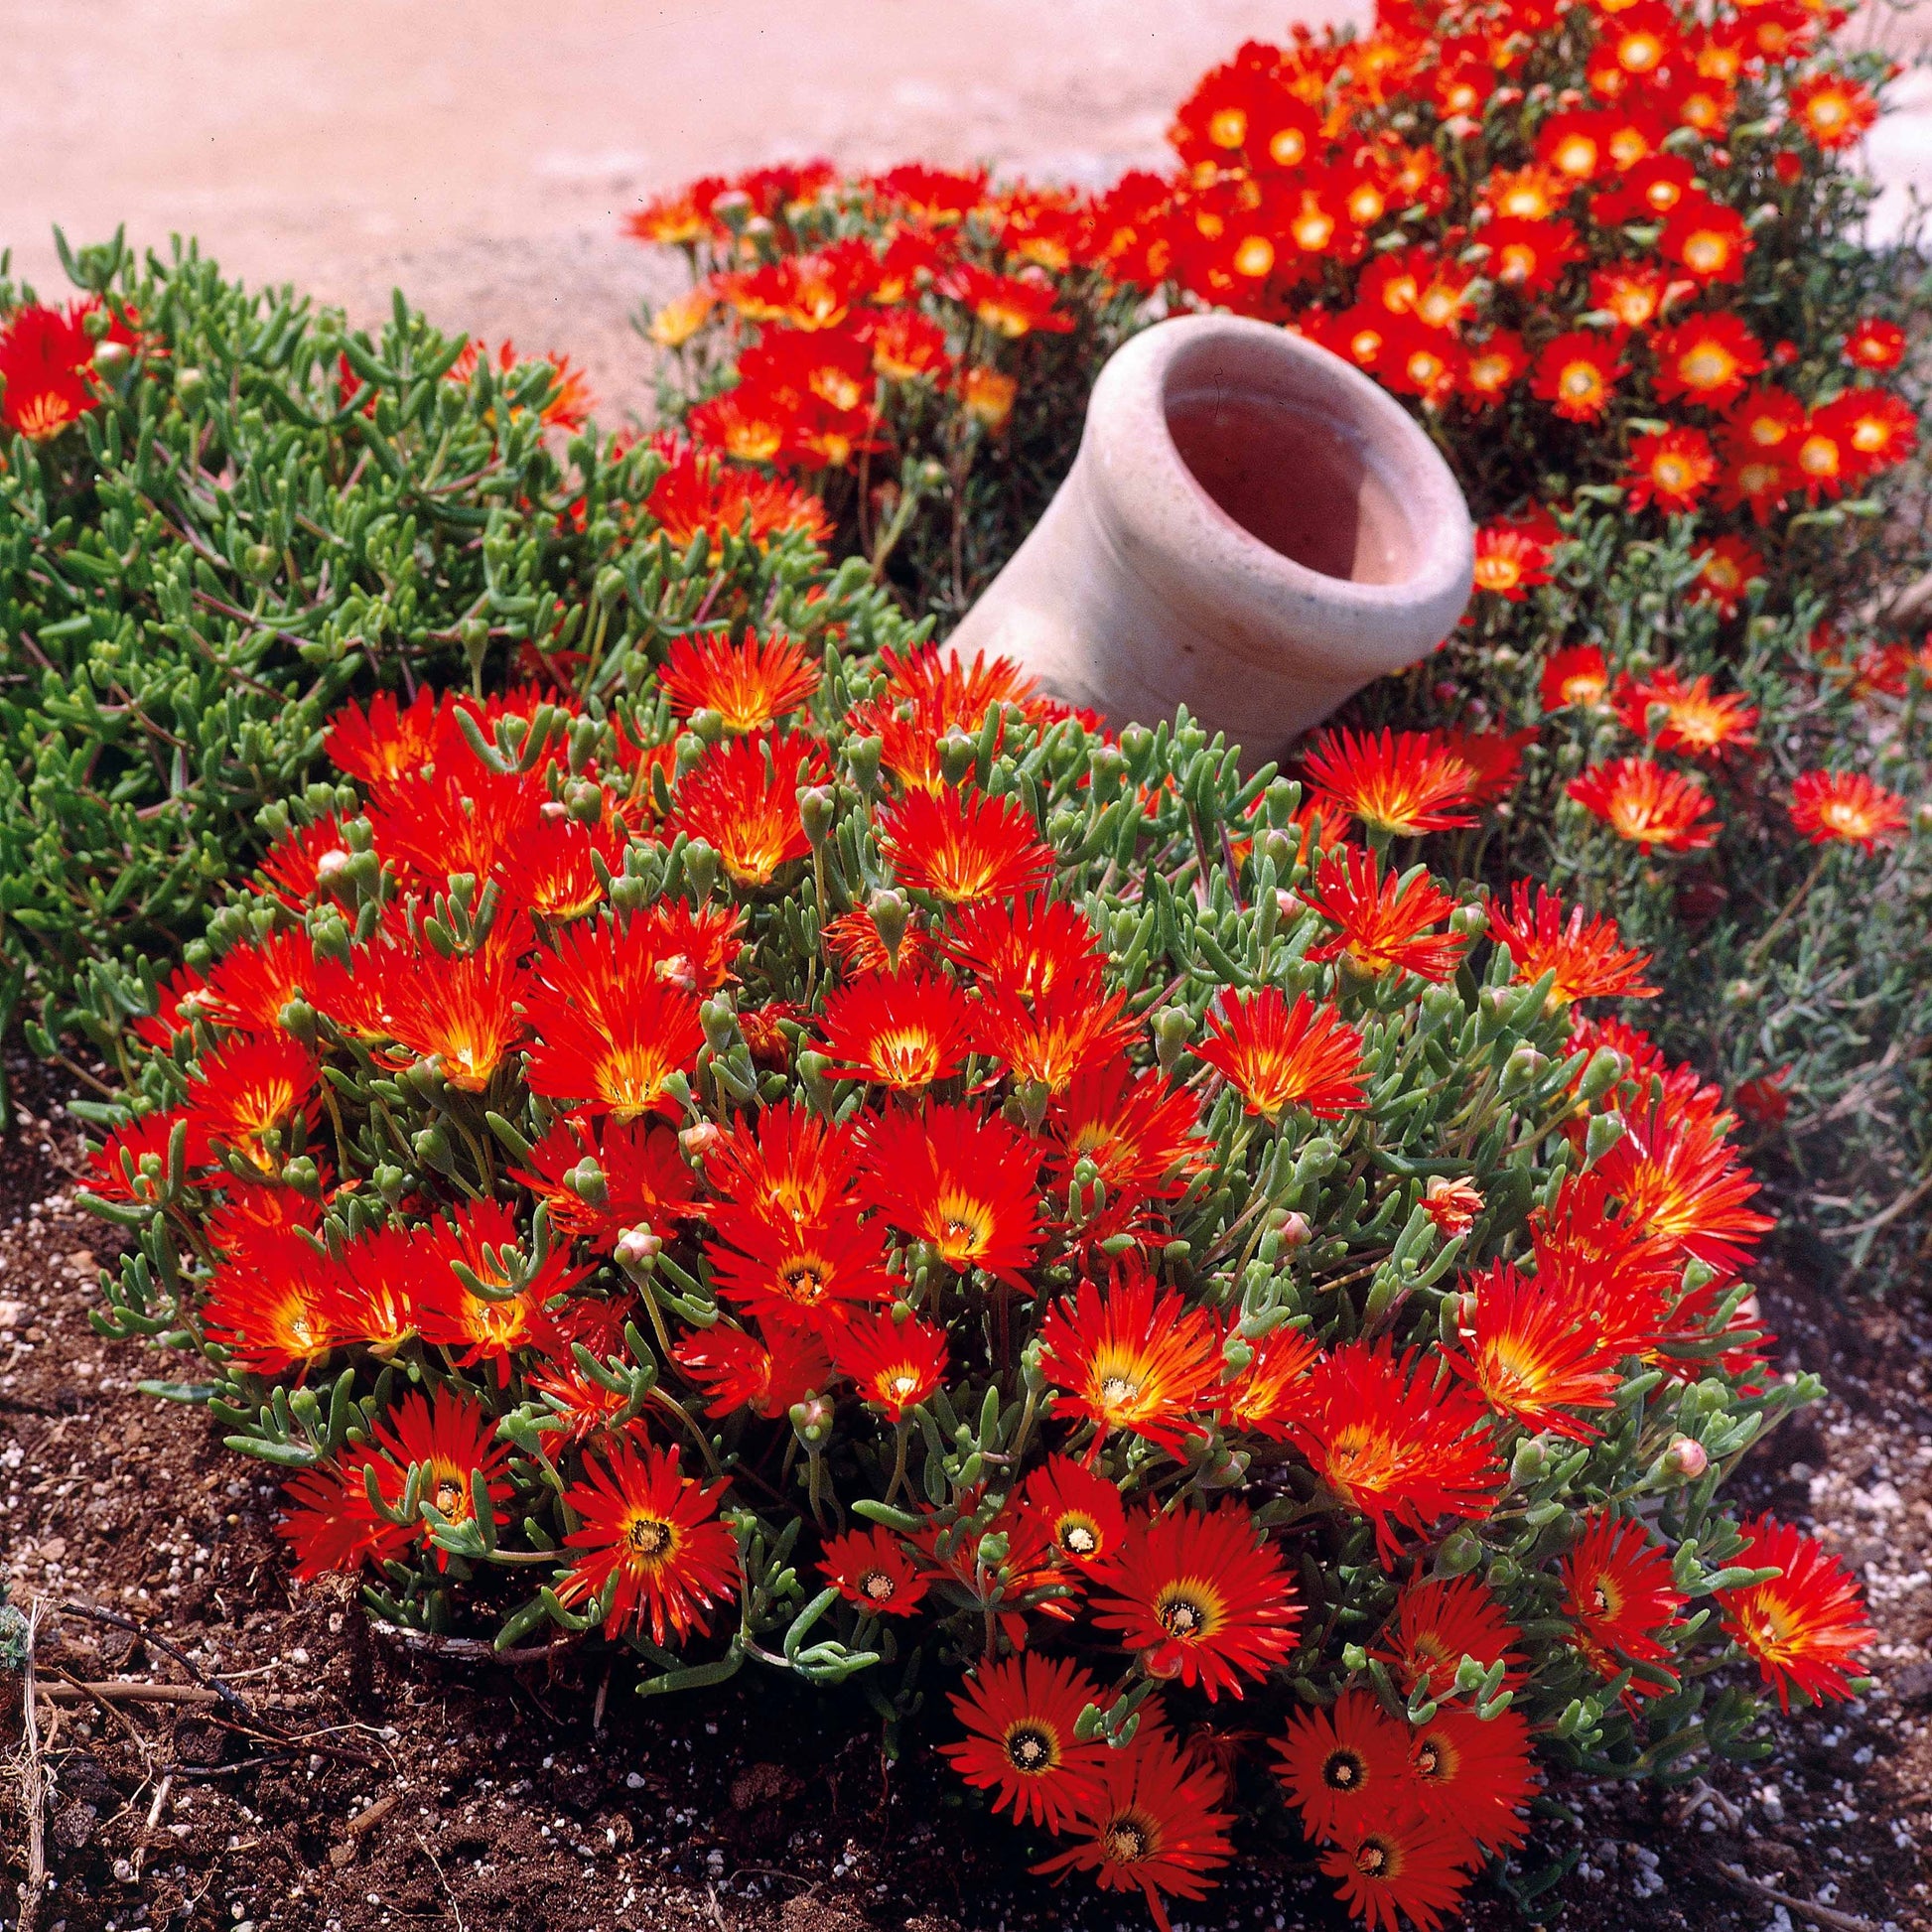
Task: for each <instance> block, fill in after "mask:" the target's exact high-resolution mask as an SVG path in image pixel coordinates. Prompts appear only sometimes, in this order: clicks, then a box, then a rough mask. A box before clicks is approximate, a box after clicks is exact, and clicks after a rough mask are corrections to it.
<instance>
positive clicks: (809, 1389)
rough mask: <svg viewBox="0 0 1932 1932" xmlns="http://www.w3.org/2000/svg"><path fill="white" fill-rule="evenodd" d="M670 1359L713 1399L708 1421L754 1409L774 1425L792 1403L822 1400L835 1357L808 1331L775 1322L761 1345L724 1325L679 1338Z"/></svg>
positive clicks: (695, 1329)
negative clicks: (812, 1397) (813, 1398)
mask: <svg viewBox="0 0 1932 1932" xmlns="http://www.w3.org/2000/svg"><path fill="white" fill-rule="evenodd" d="M671 1358H672V1360H673V1361H675V1362H676V1363H677V1365H678V1367H679V1368H681V1369H682V1370H683V1371H684V1372H685V1374H686V1375H688V1376H689V1377H690V1378H691V1380H692V1381H693V1382H695V1383H696V1384H697V1385H698V1387H699V1388H700V1389H702V1390H703V1391H704V1392H705V1394H706V1395H708V1396H709V1397H710V1398H711V1400H710V1401H709V1402H708V1403H707V1404H706V1405H705V1414H706V1415H708V1416H718V1417H724V1416H729V1415H733V1414H735V1413H736V1412H737V1411H738V1410H740V1409H750V1410H751V1411H752V1412H753V1413H754V1414H755V1415H759V1416H762V1417H763V1418H764V1419H765V1420H766V1421H767V1422H775V1421H776V1420H777V1418H778V1417H780V1416H782V1415H783V1414H785V1412H786V1411H787V1410H788V1409H790V1407H791V1406H792V1404H793V1403H795V1402H803V1401H804V1400H805V1398H806V1397H807V1396H810V1395H817V1394H818V1393H820V1392H821V1391H822V1390H823V1389H824V1388H825V1387H826V1386H827V1384H828V1383H829V1382H830V1380H831V1374H832V1362H831V1357H830V1356H829V1355H827V1354H826V1352H825V1344H824V1342H823V1341H821V1340H820V1338H819V1337H818V1336H817V1335H816V1334H815V1333H814V1332H813V1331H812V1330H811V1329H809V1328H805V1327H793V1326H791V1325H789V1324H788V1323H786V1322H782V1321H774V1322H773V1323H772V1324H771V1328H770V1334H769V1338H768V1340H766V1341H760V1340H759V1338H758V1337H757V1336H756V1335H752V1334H748V1333H746V1331H745V1330H744V1329H743V1328H734V1327H731V1326H729V1325H728V1324H727V1323H725V1322H723V1321H719V1322H714V1323H713V1324H712V1326H710V1327H709V1328H694V1329H693V1330H692V1331H691V1332H690V1333H689V1334H688V1335H681V1336H679V1338H678V1340H677V1342H676V1343H675V1344H674V1345H673V1347H672V1349H671Z"/></svg>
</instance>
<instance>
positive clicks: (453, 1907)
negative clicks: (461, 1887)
mask: <svg viewBox="0 0 1932 1932" xmlns="http://www.w3.org/2000/svg"><path fill="white" fill-rule="evenodd" d="M416 1843H417V1844H418V1845H420V1846H421V1847H422V1848H423V1857H424V1858H426V1859H427V1860H428V1861H429V1862H430V1863H431V1865H432V1866H434V1867H435V1871H436V1875H437V1877H438V1879H439V1880H441V1882H442V1886H443V1896H444V1897H445V1898H447V1899H448V1900H449V1901H450V1916H451V1917H452V1918H453V1919H455V1920H456V1932H464V1925H463V1912H462V1910H461V1908H460V1907H459V1906H458V1904H457V1902H456V1891H455V1889H454V1887H452V1885H451V1884H450V1881H449V1878H448V1876H447V1875H446V1874H445V1872H444V1870H443V1864H442V1861H441V1860H439V1859H438V1858H437V1856H436V1854H435V1853H434V1852H432V1851H431V1850H430V1849H429V1840H428V1839H426V1838H425V1837H424V1836H423V1835H422V1833H421V1832H418V1833H417V1834H416Z"/></svg>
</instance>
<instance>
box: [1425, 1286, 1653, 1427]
mask: <svg viewBox="0 0 1932 1932" xmlns="http://www.w3.org/2000/svg"><path fill="white" fill-rule="evenodd" d="M1462 1311H1463V1312H1462V1315H1461V1333H1460V1336H1459V1337H1458V1341H1459V1346H1458V1347H1456V1348H1453V1349H1450V1350H1449V1351H1448V1360H1449V1366H1450V1367H1451V1368H1453V1369H1454V1370H1455V1371H1456V1372H1457V1373H1458V1374H1460V1375H1465V1376H1467V1377H1468V1379H1469V1380H1470V1381H1471V1382H1473V1383H1474V1384H1475V1385H1476V1387H1477V1388H1479V1389H1480V1390H1481V1391H1482V1394H1483V1399H1484V1400H1485V1401H1486V1402H1487V1403H1488V1404H1489V1406H1490V1407H1491V1408H1492V1409H1495V1410H1498V1411H1499V1412H1500V1413H1501V1414H1503V1415H1505V1416H1508V1417H1510V1418H1511V1419H1512V1420H1513V1421H1515V1422H1518V1423H1521V1424H1522V1426H1523V1427H1524V1429H1526V1430H1528V1431H1529V1432H1530V1433H1531V1434H1532V1435H1534V1434H1536V1433H1538V1432H1539V1431H1547V1432H1548V1433H1549V1434H1551V1435H1554V1436H1565V1437H1568V1438H1570V1439H1571V1440H1572V1441H1573V1442H1580V1443H1582V1442H1588V1441H1589V1440H1590V1439H1591V1438H1593V1437H1595V1436H1596V1435H1598V1434H1600V1432H1599V1431H1598V1430H1597V1429H1596V1428H1595V1427H1593V1426H1592V1425H1591V1424H1589V1423H1587V1422H1583V1421H1581V1420H1579V1419H1578V1418H1577V1417H1575V1416H1573V1415H1571V1414H1569V1413H1568V1412H1569V1411H1570V1410H1573V1409H1608V1408H1611V1407H1613V1406H1614V1404H1615V1402H1616V1392H1617V1388H1618V1385H1619V1377H1618V1375H1617V1366H1616V1357H1615V1356H1614V1355H1611V1354H1608V1353H1607V1352H1606V1351H1605V1349H1604V1347H1603V1344H1602V1338H1601V1335H1600V1333H1599V1331H1598V1329H1597V1327H1596V1324H1595V1322H1594V1321H1593V1320H1592V1319H1591V1318H1590V1311H1589V1310H1587V1309H1585V1308H1580V1307H1578V1306H1577V1305H1576V1304H1575V1303H1573V1302H1572V1301H1571V1300H1570V1299H1569V1298H1568V1297H1567V1296H1566V1295H1564V1294H1563V1293H1562V1290H1561V1286H1560V1284H1558V1283H1556V1282H1548V1283H1546V1282H1543V1281H1541V1280H1539V1279H1532V1278H1531V1277H1528V1276H1525V1275H1522V1274H1519V1273H1518V1272H1517V1270H1516V1268H1515V1266H1514V1265H1513V1264H1512V1263H1510V1262H1507V1261H1498V1262H1493V1263H1491V1265H1490V1266H1489V1267H1488V1268H1486V1269H1484V1270H1483V1272H1482V1273H1481V1274H1479V1275H1477V1276H1475V1277H1473V1278H1472V1279H1471V1280H1470V1281H1469V1282H1467V1283H1466V1284H1465V1286H1464V1289H1463V1297H1462Z"/></svg>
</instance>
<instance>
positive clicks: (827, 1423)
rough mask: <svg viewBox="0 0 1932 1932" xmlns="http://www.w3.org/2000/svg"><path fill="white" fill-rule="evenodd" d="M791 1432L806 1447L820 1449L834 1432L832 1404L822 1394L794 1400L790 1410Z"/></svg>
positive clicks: (802, 1446) (801, 1446) (801, 1445)
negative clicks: (799, 1400)
mask: <svg viewBox="0 0 1932 1932" xmlns="http://www.w3.org/2000/svg"><path fill="white" fill-rule="evenodd" d="M788 1413H789V1415H790V1418H791V1433H792V1434H793V1435H794V1436H796V1437H797V1438H798V1446H799V1448H800V1449H820V1448H822V1447H823V1446H824V1444H825V1441H826V1439H827V1438H828V1437H829V1436H830V1435H831V1433H832V1405H831V1404H830V1403H829V1402H827V1401H826V1400H825V1398H824V1397H823V1396H822V1395H814V1396H807V1397H806V1398H805V1400H804V1401H803V1402H794V1403H793V1404H792V1405H791V1408H790V1410H789V1411H788Z"/></svg>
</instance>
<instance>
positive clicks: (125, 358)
mask: <svg viewBox="0 0 1932 1932" xmlns="http://www.w3.org/2000/svg"><path fill="white" fill-rule="evenodd" d="M133 360H134V351H133V350H132V349H130V348H129V347H128V345H126V344H125V343H102V344H101V345H100V346H99V347H98V348H96V349H95V350H94V368H95V370H96V371H97V372H98V373H99V375H100V376H101V378H102V379H103V380H104V381H107V382H118V381H119V380H120V378H121V377H122V376H124V375H125V374H126V373H127V367H128V364H129V363H130V362H132V361H133Z"/></svg>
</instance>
